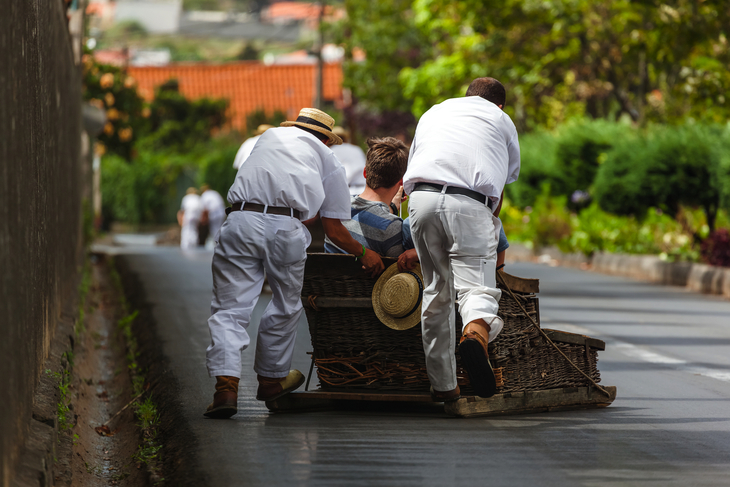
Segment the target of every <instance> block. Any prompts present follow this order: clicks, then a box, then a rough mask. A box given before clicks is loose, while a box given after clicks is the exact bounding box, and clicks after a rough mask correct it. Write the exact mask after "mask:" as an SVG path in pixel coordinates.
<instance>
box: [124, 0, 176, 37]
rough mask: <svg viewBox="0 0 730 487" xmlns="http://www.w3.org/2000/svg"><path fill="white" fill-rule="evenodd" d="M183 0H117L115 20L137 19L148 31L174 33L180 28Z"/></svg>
mask: <svg viewBox="0 0 730 487" xmlns="http://www.w3.org/2000/svg"><path fill="white" fill-rule="evenodd" d="M181 15H182V0H117V5H116V11H115V14H114V20H115V21H116V22H121V21H124V20H135V21H137V22H139V23H140V24H141V25H142V26H143V27H144V28H145V29H146V30H147V32H151V33H154V34H173V33H175V32H177V31H178V30H179V28H180V16H181Z"/></svg>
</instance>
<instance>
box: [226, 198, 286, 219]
mask: <svg viewBox="0 0 730 487" xmlns="http://www.w3.org/2000/svg"><path fill="white" fill-rule="evenodd" d="M264 210H266V213H271V214H272V215H283V216H293V217H294V218H296V219H297V220H301V218H299V217H300V216H301V213H300V212H299V210H292V209H291V208H287V207H285V206H269V207H266V205H260V204H258V203H245V204H244V205H241V202H238V203H233V205H231V206H229V207H228V208H226V215H230V214H231V212H232V211H255V212H256V213H264Z"/></svg>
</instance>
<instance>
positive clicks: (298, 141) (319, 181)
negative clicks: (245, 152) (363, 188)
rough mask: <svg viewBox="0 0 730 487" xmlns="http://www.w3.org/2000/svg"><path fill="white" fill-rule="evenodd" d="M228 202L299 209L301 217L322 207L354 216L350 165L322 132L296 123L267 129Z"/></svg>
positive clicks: (330, 214) (326, 213) (329, 214)
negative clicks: (347, 166) (319, 136)
mask: <svg viewBox="0 0 730 487" xmlns="http://www.w3.org/2000/svg"><path fill="white" fill-rule="evenodd" d="M228 201H229V202H231V203H232V204H233V203H237V202H243V203H245V202H251V203H259V204H263V205H269V206H283V207H287V208H293V209H295V210H299V211H300V212H301V213H302V217H301V219H302V220H308V219H310V218H312V217H314V216H315V215H316V214H317V212H318V211H319V212H320V216H322V217H325V218H336V219H339V220H349V219H350V194H349V190H348V187H347V180H346V179H345V169H344V168H343V167H342V164H340V162H339V161H338V160H337V157H335V155H334V153H333V152H332V151H331V150H330V149H329V147H327V146H326V145H324V144H323V143H322V142H321V141H320V140H319V139H317V137H315V136H314V135H312V134H310V133H308V132H305V131H304V130H301V129H299V128H297V127H277V128H273V129H269V130H267V131H266V132H265V133H264V134H263V135H262V136H261V138H260V139H259V141H258V142H257V143H256V146H255V147H254V149H253V152H251V155H250V156H248V159H246V163H245V164H243V165H241V167H240V168H239V169H238V173H237V174H236V180H235V181H234V182H233V186H231V189H230V190H229V191H228Z"/></svg>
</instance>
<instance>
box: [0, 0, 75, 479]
mask: <svg viewBox="0 0 730 487" xmlns="http://www.w3.org/2000/svg"><path fill="white" fill-rule="evenodd" d="M64 8H65V7H64V5H63V2H62V1H61V0H23V1H7V2H3V6H2V11H3V12H2V15H0V333H1V334H2V338H0V391H2V396H3V397H2V400H0V484H1V485H2V486H7V485H10V481H11V479H12V475H13V470H14V468H15V464H16V463H17V460H18V457H19V453H20V449H21V448H22V446H23V444H24V442H25V439H26V437H27V435H28V431H29V428H30V425H31V421H30V418H31V408H32V399H33V394H34V391H35V388H36V386H37V384H38V380H39V377H40V375H41V373H42V370H41V369H42V364H43V361H44V358H45V357H46V356H47V354H48V351H49V346H50V342H51V338H52V337H53V333H54V329H55V325H56V323H57V321H58V320H59V318H60V314H61V303H62V301H63V300H64V299H73V297H74V296H75V292H76V282H77V279H76V276H77V272H78V267H79V265H80V263H81V259H82V256H83V243H82V236H81V227H82V224H81V220H82V217H81V213H82V210H81V207H82V204H81V189H82V178H81V160H80V145H81V143H80V138H81V135H80V134H81V101H80V98H81V75H80V68H79V66H78V65H77V64H76V63H75V62H74V56H73V53H72V47H71V44H72V43H71V39H70V36H69V31H68V27H67V19H66V13H65V11H64ZM66 319H69V317H66Z"/></svg>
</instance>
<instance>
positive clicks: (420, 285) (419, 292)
mask: <svg viewBox="0 0 730 487" xmlns="http://www.w3.org/2000/svg"><path fill="white" fill-rule="evenodd" d="M405 272H406V274H410V275H412V276H413V277H415V278H416V282H417V283H418V300H417V301H416V304H415V306H413V308H411V310H410V311H409V312H408V313H406V314H404V315H403V316H401V317H400V319H403V318H407V317H409V316H411V315H412V314H413V312H414V311H416V310H417V309H418V306H419V305H420V304H421V300H422V299H423V282H421V279H420V278H419V277H418V274H416V273H415V272H411V271H405Z"/></svg>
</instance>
